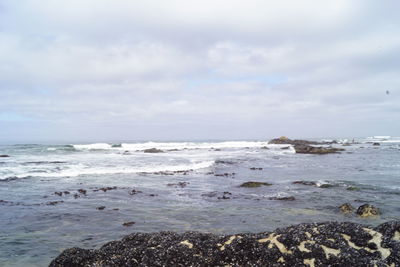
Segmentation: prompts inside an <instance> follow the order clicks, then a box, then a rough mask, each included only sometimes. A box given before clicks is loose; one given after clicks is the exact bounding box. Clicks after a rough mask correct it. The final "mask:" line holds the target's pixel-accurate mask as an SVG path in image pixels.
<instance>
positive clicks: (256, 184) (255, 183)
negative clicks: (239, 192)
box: [239, 181, 272, 187]
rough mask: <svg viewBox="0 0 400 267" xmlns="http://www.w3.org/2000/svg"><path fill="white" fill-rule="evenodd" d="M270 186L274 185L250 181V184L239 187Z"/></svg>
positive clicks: (246, 183)
mask: <svg viewBox="0 0 400 267" xmlns="http://www.w3.org/2000/svg"><path fill="white" fill-rule="evenodd" d="M270 185H272V184H270V183H266V182H253V181H250V182H245V183H243V184H241V185H239V187H261V186H270Z"/></svg>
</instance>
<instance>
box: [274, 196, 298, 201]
mask: <svg viewBox="0 0 400 267" xmlns="http://www.w3.org/2000/svg"><path fill="white" fill-rule="evenodd" d="M269 200H284V201H294V200H296V198H295V197H294V196H290V197H270V198H269Z"/></svg>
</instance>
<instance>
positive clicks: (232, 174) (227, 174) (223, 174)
mask: <svg viewBox="0 0 400 267" xmlns="http://www.w3.org/2000/svg"><path fill="white" fill-rule="evenodd" d="M234 175H235V173H234V172H232V173H228V172H226V173H217V174H214V176H221V177H229V176H234Z"/></svg>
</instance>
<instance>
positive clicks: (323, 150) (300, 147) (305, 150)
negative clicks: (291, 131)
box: [268, 136, 344, 155]
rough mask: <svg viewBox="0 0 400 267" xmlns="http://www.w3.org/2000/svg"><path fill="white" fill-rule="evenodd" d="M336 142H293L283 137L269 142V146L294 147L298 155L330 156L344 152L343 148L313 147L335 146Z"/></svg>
mask: <svg viewBox="0 0 400 267" xmlns="http://www.w3.org/2000/svg"><path fill="white" fill-rule="evenodd" d="M335 143H336V142H335V141H332V142H316V141H308V140H292V139H289V138H287V137H285V136H281V137H279V138H275V139H272V140H270V141H269V142H268V144H279V145H292V146H293V147H294V150H295V151H296V153H299V154H320V155H321V154H329V153H338V152H340V151H344V149H343V148H334V147H322V146H320V147H316V146H313V145H331V144H335Z"/></svg>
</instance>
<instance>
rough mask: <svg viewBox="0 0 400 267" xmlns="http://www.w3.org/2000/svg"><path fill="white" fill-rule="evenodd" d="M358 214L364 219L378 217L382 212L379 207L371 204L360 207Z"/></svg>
mask: <svg viewBox="0 0 400 267" xmlns="http://www.w3.org/2000/svg"><path fill="white" fill-rule="evenodd" d="M356 213H357V214H358V215H359V216H360V217H363V218H366V217H374V216H378V215H379V214H380V211H379V209H378V208H377V207H375V206H373V205H370V204H364V205H362V206H360V207H358V209H357V211H356Z"/></svg>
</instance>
